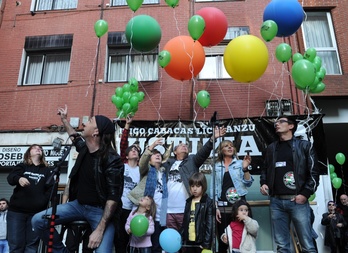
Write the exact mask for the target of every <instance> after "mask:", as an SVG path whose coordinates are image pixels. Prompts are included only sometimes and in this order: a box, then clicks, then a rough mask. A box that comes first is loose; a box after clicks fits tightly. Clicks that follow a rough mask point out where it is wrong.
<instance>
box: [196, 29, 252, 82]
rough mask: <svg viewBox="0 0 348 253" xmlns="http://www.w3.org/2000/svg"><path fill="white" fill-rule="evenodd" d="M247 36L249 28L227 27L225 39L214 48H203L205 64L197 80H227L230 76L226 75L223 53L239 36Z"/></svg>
mask: <svg viewBox="0 0 348 253" xmlns="http://www.w3.org/2000/svg"><path fill="white" fill-rule="evenodd" d="M245 34H249V27H228V28H227V33H226V35H225V38H224V39H223V40H222V41H221V42H220V43H219V44H218V45H216V46H214V47H211V48H204V50H205V63H204V66H203V69H202V70H201V72H199V75H198V79H228V78H231V76H230V75H229V74H228V73H227V71H226V69H225V65H224V59H223V57H224V52H225V48H226V46H227V45H228V43H229V42H230V41H231V40H232V39H234V38H236V37H238V36H240V35H245Z"/></svg>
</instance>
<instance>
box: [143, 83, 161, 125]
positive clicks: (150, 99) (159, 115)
mask: <svg viewBox="0 0 348 253" xmlns="http://www.w3.org/2000/svg"><path fill="white" fill-rule="evenodd" d="M139 84H140V86H141V87H142V89H143V90H144V93H145V94H146V96H147V97H148V98H149V101H150V102H151V104H152V105H153V107H154V108H155V110H156V112H157V114H158V118H159V119H161V120H162V121H164V119H163V118H162V116H161V114H160V112H159V110H158V109H157V107H156V106H155V103H154V102H153V100H152V98H151V97H150V95H149V93H147V91H146V89H145V87H144V86H143V84H142V83H141V82H139Z"/></svg>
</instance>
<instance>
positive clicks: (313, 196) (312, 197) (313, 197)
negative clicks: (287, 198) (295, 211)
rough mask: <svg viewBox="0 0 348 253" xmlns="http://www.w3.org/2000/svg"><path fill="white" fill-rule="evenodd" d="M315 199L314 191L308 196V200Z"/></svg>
mask: <svg viewBox="0 0 348 253" xmlns="http://www.w3.org/2000/svg"><path fill="white" fill-rule="evenodd" d="M314 199H315V193H313V194H312V195H311V196H309V199H308V201H313V200H314Z"/></svg>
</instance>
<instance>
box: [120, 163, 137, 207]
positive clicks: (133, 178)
mask: <svg viewBox="0 0 348 253" xmlns="http://www.w3.org/2000/svg"><path fill="white" fill-rule="evenodd" d="M123 175H124V185H123V194H122V208H123V209H127V210H132V209H133V202H132V201H130V200H129V198H128V197H127V196H128V193H129V192H130V191H131V190H133V189H134V187H135V186H137V185H138V183H139V181H140V172H139V166H136V167H131V166H129V165H128V164H127V163H125V164H124V174H123Z"/></svg>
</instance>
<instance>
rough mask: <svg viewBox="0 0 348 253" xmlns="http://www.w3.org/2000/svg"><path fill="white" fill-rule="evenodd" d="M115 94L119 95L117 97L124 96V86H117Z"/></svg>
mask: <svg viewBox="0 0 348 253" xmlns="http://www.w3.org/2000/svg"><path fill="white" fill-rule="evenodd" d="M115 95H116V96H117V97H120V98H121V97H122V95H123V88H122V87H117V88H116V89H115Z"/></svg>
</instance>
